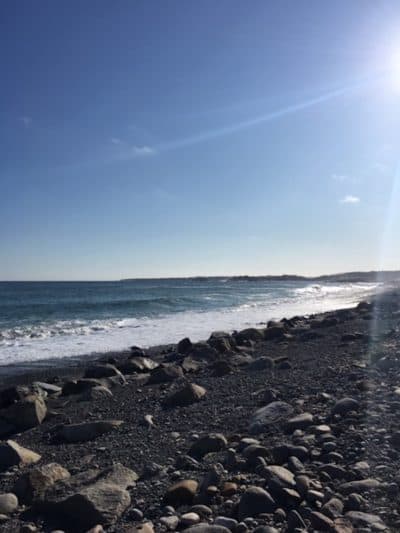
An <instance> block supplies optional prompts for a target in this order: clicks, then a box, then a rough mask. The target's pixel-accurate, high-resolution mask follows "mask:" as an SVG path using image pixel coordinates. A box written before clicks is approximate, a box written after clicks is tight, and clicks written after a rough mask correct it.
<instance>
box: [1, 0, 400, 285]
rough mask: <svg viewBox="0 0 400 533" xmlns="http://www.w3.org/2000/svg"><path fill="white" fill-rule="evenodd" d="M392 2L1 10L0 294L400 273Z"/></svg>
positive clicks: (399, 16) (398, 62)
mask: <svg viewBox="0 0 400 533" xmlns="http://www.w3.org/2000/svg"><path fill="white" fill-rule="evenodd" d="M399 29H400V4H399V2H398V1H397V0H394V1H384V0H382V1H380V2H376V1H374V0H359V1H358V0H353V1H352V2H348V1H347V0H346V1H335V2H320V1H319V0H315V1H314V0H307V1H305V0H304V1H294V0H292V1H285V0H280V1H272V0H271V1H268V2H266V1H264V0H262V1H261V0H260V1H258V0H253V1H252V2H244V1H243V2H242V1H236V0H235V1H232V0H218V2H215V1H214V0H203V1H201V2H199V1H198V0H185V1H184V0H179V1H177V0H170V1H168V2H161V1H157V2H156V1H153V0H149V1H139V0H138V1H133V0H126V1H125V0H115V1H113V2H110V1H104V0H97V1H96V2H91V1H88V2H80V1H77V0H72V1H68V2H67V1H60V2H53V1H51V0H41V1H40V2H31V1H28V0H17V1H13V0H5V1H4V2H2V4H1V6H0V65H1V85H0V97H1V98H0V151H1V153H0V155H1V157H0V185H1V189H0V190H1V194H0V243H1V247H0V279H3V280H13V279H27V280H36V279H38V280H40V279H48V280H56V279H118V278H122V277H135V276H138V277H152V276H181V275H213V274H222V275H227V274H270V273H272V274H280V273H299V274H319V273H332V272H339V271H348V270H369V269H375V268H387V269H397V268H400V248H399V246H398V238H397V236H398V235H399V233H400V210H399V209H398V205H399V201H400V188H399V185H398V180H397V177H398V175H399V173H398V168H397V167H398V163H399V141H400V31H399Z"/></svg>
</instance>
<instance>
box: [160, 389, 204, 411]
mask: <svg viewBox="0 0 400 533" xmlns="http://www.w3.org/2000/svg"><path fill="white" fill-rule="evenodd" d="M206 392H207V391H206V389H205V388H204V387H201V386H200V385H196V384H195V383H187V384H186V385H184V386H183V387H182V388H181V389H179V390H177V391H176V392H174V393H173V394H171V396H169V397H168V398H167V399H166V400H165V405H166V406H167V407H177V406H179V407H182V406H185V405H190V404H192V403H195V402H198V401H200V400H201V399H202V398H203V396H205V395H206Z"/></svg>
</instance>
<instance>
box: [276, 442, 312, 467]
mask: <svg viewBox="0 0 400 533" xmlns="http://www.w3.org/2000/svg"><path fill="white" fill-rule="evenodd" d="M272 456H273V458H274V460H275V462H276V463H277V464H283V463H286V462H287V460H288V459H289V457H297V458H298V459H300V461H304V460H305V459H307V458H308V456H309V452H308V450H307V448H306V447H305V446H295V445H293V444H280V445H278V446H275V447H274V448H272Z"/></svg>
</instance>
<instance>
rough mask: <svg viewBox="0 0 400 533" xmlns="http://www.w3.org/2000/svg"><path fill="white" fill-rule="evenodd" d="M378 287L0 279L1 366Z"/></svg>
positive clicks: (229, 322) (314, 306)
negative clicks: (22, 280)
mask: <svg viewBox="0 0 400 533" xmlns="http://www.w3.org/2000/svg"><path fill="white" fill-rule="evenodd" d="M378 288H379V284H378V283H324V284H315V283H310V282H306V281H265V280H252V279H229V278H227V279H225V278H200V279H164V280H163V279H160V280H132V281H117V282H44V283H41V282H36V283H31V282H18V283H13V282H0V365H7V364H15V363H21V362H29V361H31V362H33V361H39V360H44V359H53V358H64V357H71V356H78V355H84V354H91V353H99V352H105V351H110V350H123V349H126V348H128V347H129V346H131V345H139V346H143V347H148V346H152V345H157V344H163V343H170V342H177V341H179V340H180V339H181V338H182V337H184V336H189V337H190V338H191V339H192V340H200V339H206V338H207V337H208V336H209V334H210V333H211V331H215V330H226V331H232V330H234V329H241V328H244V327H249V326H254V325H260V324H263V323H266V322H267V321H268V320H270V319H281V318H283V317H287V318H289V317H291V316H294V315H297V314H312V313H316V312H321V311H328V310H332V309H337V308H344V307H351V306H353V305H355V304H356V303H357V302H358V301H360V300H361V299H363V298H367V297H368V296H369V295H371V294H372V293H374V292H375V291H376V290H377V289H378Z"/></svg>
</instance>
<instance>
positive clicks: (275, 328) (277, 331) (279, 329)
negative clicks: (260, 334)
mask: <svg viewBox="0 0 400 533" xmlns="http://www.w3.org/2000/svg"><path fill="white" fill-rule="evenodd" d="M284 335H285V326H284V325H283V324H281V323H275V324H271V325H270V326H269V327H267V328H266V329H265V330H264V339H265V340H267V341H269V340H275V339H282V338H283V337H284Z"/></svg>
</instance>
